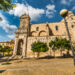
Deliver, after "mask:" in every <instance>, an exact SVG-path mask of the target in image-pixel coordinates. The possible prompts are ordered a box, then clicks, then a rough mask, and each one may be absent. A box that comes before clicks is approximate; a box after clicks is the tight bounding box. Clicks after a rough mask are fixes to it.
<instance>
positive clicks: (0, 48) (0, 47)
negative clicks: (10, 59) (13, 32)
mask: <svg viewBox="0 0 75 75" xmlns="http://www.w3.org/2000/svg"><path fill="white" fill-rule="evenodd" d="M1 50H2V46H1V45H0V53H1Z"/></svg>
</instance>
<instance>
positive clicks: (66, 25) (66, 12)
mask: <svg viewBox="0 0 75 75" xmlns="http://www.w3.org/2000/svg"><path fill="white" fill-rule="evenodd" d="M60 15H61V16H62V17H63V19H64V22H65V27H66V30H67V34H68V38H69V41H70V45H71V49H72V54H73V57H74V66H75V54H74V49H73V46H72V41H71V36H70V32H69V29H68V24H67V21H66V16H67V15H68V10H66V9H63V10H61V12H60Z"/></svg>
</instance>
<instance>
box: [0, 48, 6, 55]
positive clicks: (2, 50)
mask: <svg viewBox="0 0 75 75" xmlns="http://www.w3.org/2000/svg"><path fill="white" fill-rule="evenodd" d="M1 52H2V53H3V56H4V53H5V52H6V51H5V49H4V47H2V49H1Z"/></svg>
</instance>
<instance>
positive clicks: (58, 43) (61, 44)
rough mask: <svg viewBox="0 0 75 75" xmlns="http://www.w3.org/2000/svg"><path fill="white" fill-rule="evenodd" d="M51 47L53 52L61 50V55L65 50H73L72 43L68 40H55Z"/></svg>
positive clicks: (50, 44)
mask: <svg viewBox="0 0 75 75" xmlns="http://www.w3.org/2000/svg"><path fill="white" fill-rule="evenodd" d="M49 46H50V47H51V48H52V50H53V51H55V50H57V49H58V50H60V53H61V55H62V51H63V50H65V49H67V50H68V51H69V50H71V46H70V42H69V40H67V39H66V38H61V39H59V38H55V40H53V41H51V42H50V43H49Z"/></svg>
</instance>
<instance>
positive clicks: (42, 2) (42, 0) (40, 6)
mask: <svg viewBox="0 0 75 75" xmlns="http://www.w3.org/2000/svg"><path fill="white" fill-rule="evenodd" d="M12 3H16V5H17V6H16V8H14V9H13V10H10V11H9V12H4V11H0V17H2V18H3V21H0V41H8V40H11V39H14V38H15V34H14V32H15V31H16V29H17V28H18V27H19V23H20V20H19V17H20V16H21V15H22V14H24V13H26V14H29V15H30V17H31V24H37V23H46V22H59V21H61V20H62V17H61V16H60V15H59V12H60V11H61V10H62V9H68V10H69V11H73V12H74V13H75V0H13V1H12Z"/></svg>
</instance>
